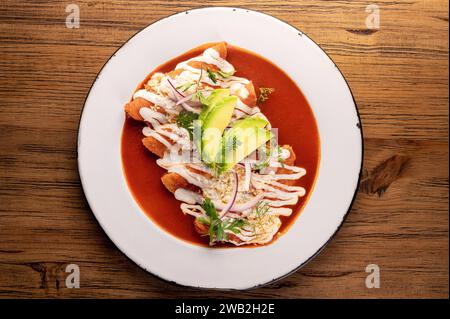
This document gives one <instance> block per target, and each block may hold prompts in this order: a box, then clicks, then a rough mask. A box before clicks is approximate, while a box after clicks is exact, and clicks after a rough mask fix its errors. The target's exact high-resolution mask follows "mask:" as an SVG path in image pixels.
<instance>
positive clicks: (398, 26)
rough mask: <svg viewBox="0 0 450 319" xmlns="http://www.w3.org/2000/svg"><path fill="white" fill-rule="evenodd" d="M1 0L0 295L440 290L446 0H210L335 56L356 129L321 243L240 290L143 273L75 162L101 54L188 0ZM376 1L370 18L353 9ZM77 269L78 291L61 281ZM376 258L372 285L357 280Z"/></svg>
mask: <svg viewBox="0 0 450 319" xmlns="http://www.w3.org/2000/svg"><path fill="white" fill-rule="evenodd" d="M32 2H33V1H26V2H24V1H7V2H6V3H5V2H4V1H3V2H2V3H1V4H0V44H1V45H0V58H1V59H0V105H1V113H0V297H6V298H9V297H21V298H22V297H26V298H28V297H32V298H35V297H40V298H42V297H62V298H70V297H100V298H109V297H112V298H123V297H133V298H134V297H138V298H159V297H172V298H174V297H210V296H217V297H224V296H225V297H288V298H300V297H352V298H354V297H370V298H374V297H395V298H397V297H399V298H403V297H448V271H449V268H448V267H449V264H448V260H449V259H448V256H449V255H448V254H449V250H448V249H449V245H448V243H449V242H448V222H449V218H448V217H449V215H448V176H449V175H448V159H449V158H448V25H449V24H448V12H449V11H448V2H447V1H446V0H414V1H393V0H379V1H359V0H358V1H349V0H348V1H312V0H308V1H232V2H228V1H214V2H212V4H214V5H233V6H241V7H247V8H250V9H254V10H259V11H262V12H265V13H269V14H272V15H274V16H276V17H278V18H281V19H283V20H285V21H288V22H289V23H291V24H292V25H294V26H296V27H298V28H299V29H301V30H302V31H304V32H305V33H306V34H308V35H309V36H310V37H311V38H312V39H314V40H315V41H316V42H317V43H318V44H319V45H320V46H321V47H322V48H323V49H325V50H326V52H327V53H328V54H330V56H331V57H332V58H333V59H334V61H335V62H336V64H337V65H338V66H339V68H340V69H341V70H342V72H343V73H344V75H345V76H346V78H347V80H348V82H349V85H350V87H351V88H352V90H353V93H354V95H355V99H356V102H357V104H358V107H359V111H360V113H361V118H362V124H363V129H364V144H365V159H364V178H363V180H362V182H361V186H360V191H359V194H358V196H357V200H356V202H355V204H354V207H353V209H352V211H351V213H350V214H349V216H348V218H347V221H346V222H345V224H344V226H343V227H342V228H341V230H340V231H339V233H338V235H337V236H336V237H335V239H334V240H333V241H332V242H331V244H330V245H329V246H328V247H327V248H326V249H325V250H324V251H323V252H322V253H321V254H320V255H319V256H318V257H317V258H315V259H314V260H313V261H312V262H311V263H309V264H308V265H307V266H306V267H304V268H303V269H301V270H299V271H297V272H296V273H295V274H293V275H292V276H290V277H288V278H286V279H283V280H281V281H279V282H277V283H274V284H272V285H270V286H267V287H265V288H260V289H256V290H250V291H246V292H240V293H237V292H232V293H229V292H212V291H198V290H194V289H187V288H183V287H178V286H175V285H172V284H169V283H166V282H164V281H161V280H159V279H157V278H155V277H154V276H152V275H150V274H148V273H146V272H145V271H143V270H142V269H140V268H139V267H138V266H136V265H135V264H134V263H133V262H131V261H130V260H129V259H127V258H126V257H125V256H124V255H123V254H122V253H121V252H120V251H119V250H118V249H117V248H116V247H115V246H114V245H113V244H112V242H111V241H110V240H109V239H108V237H107V236H106V235H105V233H104V232H103V230H102V229H101V228H100V226H99V225H98V223H97V222H96V220H95V218H94V216H93V214H92V213H91V211H90V209H89V207H88V205H87V203H86V200H85V198H84V195H83V190H82V188H81V185H80V180H79V177H78V172H77V153H76V144H77V128H78V121H79V117H80V111H81V108H82V107H83V102H84V99H85V97H86V94H87V93H88V91H89V88H90V86H91V84H92V82H93V81H94V80H95V78H96V75H97V73H98V71H99V70H100V68H101V67H102V65H103V64H104V63H105V62H106V61H107V59H108V57H109V56H110V55H112V54H113V53H114V51H115V50H116V49H117V48H118V47H120V46H121V45H122V43H124V42H125V41H126V40H127V39H128V38H129V37H130V36H132V35H133V34H134V33H135V32H137V31H139V30H140V29H142V28H144V27H145V26H146V25H147V24H149V23H151V22H153V21H155V20H157V19H160V18H162V17H164V16H167V15H169V14H172V13H174V12H177V11H181V10H187V9H191V8H193V7H195V6H196V2H194V1H180V2H176V1H142V2H140V1H119V0H116V1H84V0H83V1H81V0H79V1H74V3H76V4H77V5H78V6H79V8H80V16H81V19H80V28H74V29H69V28H66V25H65V20H66V16H67V14H68V13H66V12H65V9H66V6H67V5H68V4H70V1H69V2H68V1H59V2H56V1H46V0H42V1H35V3H34V4H33V3H32ZM371 3H375V4H377V5H378V6H379V8H380V18H381V19H380V28H379V30H374V29H370V28H367V25H366V22H365V21H366V17H367V15H368V13H367V12H366V11H365V10H366V7H367V5H369V4H371ZM71 263H75V264H78V265H79V267H80V270H81V288H79V289H68V288H66V286H65V278H66V276H67V273H66V272H65V267H66V265H67V264H71ZM368 264H377V265H378V266H379V267H380V270H381V287H380V288H378V289H377V288H373V289H367V288H366V286H365V278H366V276H367V275H368V274H367V273H366V272H365V268H366V266H367V265H368Z"/></svg>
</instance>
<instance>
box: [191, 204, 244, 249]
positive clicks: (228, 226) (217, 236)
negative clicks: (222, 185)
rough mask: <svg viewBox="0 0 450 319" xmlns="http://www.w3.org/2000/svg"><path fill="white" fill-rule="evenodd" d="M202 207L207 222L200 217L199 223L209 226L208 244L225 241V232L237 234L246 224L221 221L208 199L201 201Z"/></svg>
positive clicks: (226, 236)
mask: <svg viewBox="0 0 450 319" xmlns="http://www.w3.org/2000/svg"><path fill="white" fill-rule="evenodd" d="M202 207H203V209H204V210H205V213H206V215H207V216H208V218H209V220H206V218H202V217H200V219H199V221H200V222H201V223H203V224H205V225H209V242H210V244H212V243H213V242H214V241H226V240H227V239H228V235H227V233H226V231H227V230H230V231H232V232H233V233H234V234H239V232H240V231H239V228H241V227H243V226H244V225H245V224H246V221H245V220H244V219H233V220H225V221H222V220H221V219H220V218H219V215H218V214H217V211H216V208H215V207H214V204H213V203H212V201H211V200H210V199H209V198H206V199H205V200H204V201H203V204H202Z"/></svg>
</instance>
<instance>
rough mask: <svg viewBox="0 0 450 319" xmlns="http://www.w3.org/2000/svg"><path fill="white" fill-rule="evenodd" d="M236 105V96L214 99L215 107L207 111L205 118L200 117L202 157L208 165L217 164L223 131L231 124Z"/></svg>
mask: <svg viewBox="0 0 450 319" xmlns="http://www.w3.org/2000/svg"><path fill="white" fill-rule="evenodd" d="M213 93H214V92H213ZM219 94H221V93H219ZM228 94H229V92H228ZM236 103H237V97H236V96H226V97H223V96H220V97H214V100H212V105H213V107H211V109H209V110H208V109H206V110H205V113H206V112H207V114H206V115H204V116H203V117H202V114H200V117H202V120H201V126H202V138H201V146H202V153H201V155H202V156H201V157H202V160H203V161H205V162H206V163H214V162H215V160H216V158H217V153H218V151H219V149H220V145H221V141H222V134H223V131H224V130H225V128H226V127H227V126H228V123H230V120H231V117H232V115H233V111H234V107H235V106H236ZM208 107H209V106H208ZM202 113H203V111H202ZM200 117H199V119H200Z"/></svg>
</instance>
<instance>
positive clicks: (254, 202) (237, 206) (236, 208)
mask: <svg viewBox="0 0 450 319" xmlns="http://www.w3.org/2000/svg"><path fill="white" fill-rule="evenodd" d="M263 198H264V194H259V195H257V196H255V197H253V198H252V199H251V200H249V201H248V202H246V203H244V204H234V205H233V206H232V207H231V208H230V209H229V211H230V212H243V211H246V210H249V209H251V208H253V207H255V206H256V205H257V204H258V203H259V202H260V201H261V200H262V199H263ZM214 206H215V207H216V208H217V209H221V208H225V205H224V204H222V203H221V202H214Z"/></svg>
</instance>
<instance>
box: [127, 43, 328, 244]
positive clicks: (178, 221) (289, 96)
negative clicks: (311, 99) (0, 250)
mask: <svg viewBox="0 0 450 319" xmlns="http://www.w3.org/2000/svg"><path fill="white" fill-rule="evenodd" d="M205 46H206V45H202V46H200V47H197V48H195V49H193V50H190V51H188V52H186V53H184V54H182V55H180V56H178V57H176V58H174V59H172V60H170V61H168V62H166V63H164V64H163V65H160V66H159V67H157V68H156V69H155V70H154V71H153V72H152V73H150V74H149V75H148V76H147V78H146V79H145V80H144V81H143V82H142V83H141V84H140V85H139V87H138V89H141V88H143V85H144V83H146V82H147V81H148V79H149V78H150V77H151V75H152V74H153V73H155V72H163V73H165V72H169V71H171V70H173V69H174V68H175V66H176V65H177V64H178V63H179V62H182V61H185V60H187V59H189V58H192V57H195V56H197V55H199V54H201V53H202V52H203V51H204V49H205ZM227 60H228V61H229V62H230V63H231V64H232V65H233V66H234V67H235V69H236V74H235V75H236V76H241V77H245V78H247V79H249V80H251V81H253V84H254V85H255V90H256V92H258V91H259V90H258V87H270V88H274V89H275V91H274V92H273V93H272V94H271V95H270V97H269V99H268V100H267V101H266V102H264V103H263V104H262V105H261V106H260V108H261V111H262V112H263V113H264V114H265V115H266V116H267V118H268V119H269V121H270V122H271V124H272V127H273V128H277V129H278V142H279V144H280V145H285V144H288V145H291V146H292V148H293V149H294V152H295V154H296V156H297V160H296V162H295V165H296V166H300V167H303V168H305V169H306V175H305V176H303V177H302V178H301V179H300V180H299V181H298V185H299V186H302V187H304V188H305V190H306V194H305V196H304V197H300V198H299V202H298V203H297V205H295V206H293V207H292V208H293V213H292V215H291V216H289V217H283V216H281V217H280V218H281V221H282V226H281V228H280V231H279V232H278V236H279V235H281V234H283V233H284V232H286V231H287V230H288V228H289V226H290V225H291V224H292V223H293V222H294V221H295V219H296V218H297V217H298V215H299V214H300V212H301V211H302V209H303V208H304V206H305V205H306V203H307V201H308V198H309V196H310V194H311V192H312V190H313V187H314V182H315V179H316V176H317V173H318V166H319V161H320V141H319V133H318V130H317V125H316V121H315V118H314V115H313V112H312V110H311V108H310V106H309V104H308V101H307V100H306V98H305V97H304V96H303V94H302V92H301V91H300V89H299V88H298V86H297V85H296V84H295V83H294V81H293V80H292V79H291V78H290V77H289V76H288V75H287V74H286V73H284V71H282V70H281V69H280V68H278V67H277V66H276V65H274V64H273V63H271V62H270V61H268V60H266V59H265V58H263V57H261V56H259V55H257V54H255V53H252V52H250V51H247V50H245V49H242V48H239V47H236V46H232V45H228V56H227ZM142 128H143V123H142V122H137V121H134V120H133V119H131V118H130V117H129V116H127V117H126V119H125V123H124V126H123V131H122V148H121V153H122V165H123V170H124V174H125V177H126V180H127V183H128V187H129V188H130V191H131V193H132V194H133V197H134V199H135V200H136V202H137V203H138V204H139V206H140V207H141V209H142V210H143V211H144V212H145V214H146V215H147V216H148V217H149V218H151V220H152V221H153V222H155V223H156V224H157V225H158V226H159V227H161V228H162V229H164V230H165V231H167V232H168V233H170V234H172V235H173V236H175V237H177V238H179V239H182V240H185V241H188V242H190V243H193V244H198V245H202V246H208V243H209V239H208V238H207V237H201V236H200V235H199V234H198V233H197V232H196V231H195V229H194V223H193V222H194V217H192V216H189V215H184V214H183V213H182V212H181V209H180V202H179V201H178V200H176V199H175V197H174V195H173V194H172V193H170V192H169V191H168V190H167V189H166V188H165V187H164V185H163V184H162V183H161V177H162V176H163V175H164V173H165V172H166V170H164V169H163V168H161V167H159V166H158V165H157V164H156V159H157V156H156V155H154V154H152V153H150V152H149V151H148V150H147V149H146V148H145V147H144V145H143V144H142V138H143V135H142ZM149 236H151V234H149ZM278 236H275V237H274V240H276V238H277V237H278ZM227 247H229V246H227ZM244 247H245V246H244Z"/></svg>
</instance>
